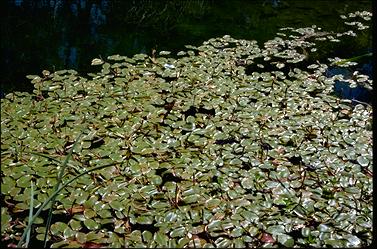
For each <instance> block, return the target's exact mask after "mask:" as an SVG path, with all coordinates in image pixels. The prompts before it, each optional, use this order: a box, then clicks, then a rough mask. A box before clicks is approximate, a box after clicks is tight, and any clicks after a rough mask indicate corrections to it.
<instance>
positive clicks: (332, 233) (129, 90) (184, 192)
mask: <svg viewBox="0 0 377 249" xmlns="http://www.w3.org/2000/svg"><path fill="white" fill-rule="evenodd" d="M370 17H371V14H370V13H368V12H357V13H351V14H350V15H348V16H342V18H344V19H347V21H348V19H352V18H359V19H361V20H364V21H368V19H370ZM359 19H358V20H359ZM346 24H347V25H350V26H352V25H353V26H356V27H358V29H361V26H362V27H365V26H363V24H361V23H360V24H359V23H355V24H352V25H351V24H350V23H349V22H348V23H346ZM285 31H287V32H288V33H296V34H298V35H291V36H288V35H285V34H284V35H281V34H283V33H284V32H285ZM281 32H283V33H279V34H280V36H281V37H287V38H281V37H277V38H275V39H273V40H270V41H267V42H266V43H265V44H264V46H263V47H259V46H258V45H257V42H256V41H248V40H237V39H234V38H232V37H230V36H224V37H222V38H213V39H210V40H208V41H206V42H204V43H203V45H201V46H199V47H194V46H187V49H188V50H187V51H181V52H179V53H178V54H177V55H176V56H175V57H169V56H170V53H169V52H168V51H161V52H160V53H159V55H158V56H155V55H153V56H148V55H145V54H137V55H135V56H134V57H132V58H129V57H125V56H120V55H113V56H109V57H108V58H107V59H94V60H93V61H92V65H93V66H95V67H98V68H100V70H99V72H98V73H91V74H89V77H83V76H80V75H79V74H78V73H77V72H75V71H73V70H62V71H57V72H48V71H43V73H42V76H37V75H31V76H28V77H29V78H30V79H31V82H32V83H33V84H34V86H35V90H34V92H33V93H32V94H27V93H20V92H15V93H11V94H8V95H7V96H6V98H5V99H2V100H1V151H2V152H1V163H2V188H1V191H2V195H3V204H2V208H1V218H2V219H1V232H2V240H3V241H4V242H5V243H8V244H12V243H17V239H19V236H20V234H21V233H22V229H23V228H24V227H25V225H26V224H27V214H28V210H29V203H30V183H31V182H34V183H35V189H36V190H35V191H34V200H33V205H34V208H35V209H37V208H38V207H40V205H41V203H43V202H44V201H45V200H46V199H47V197H48V196H49V195H50V194H51V193H52V192H53V186H54V185H55V184H56V182H57V174H58V171H59V168H60V165H61V163H62V162H63V161H64V160H65V158H66V156H67V154H68V151H69V150H70V148H72V146H73V144H74V142H75V139H76V138H77V136H78V135H79V134H80V133H83V134H84V136H83V138H82V139H81V140H80V141H78V144H77V145H78V146H77V147H75V149H74V151H73V158H72V160H70V161H69V164H68V166H69V167H68V168H67V170H66V172H65V174H64V176H63V183H64V182H67V181H69V180H70V179H72V178H73V177H75V176H76V175H78V174H80V173H81V172H83V171H84V170H86V169H89V168H92V167H94V166H98V165H105V164H109V163H114V162H115V165H113V166H111V167H108V168H104V169H101V170H97V171H94V172H92V173H90V174H86V175H84V176H82V177H80V178H78V179H77V180H75V181H74V182H72V183H71V184H70V185H68V186H67V187H66V188H65V189H64V191H62V192H61V193H60V194H59V195H58V197H57V204H56V205H55V207H54V216H55V217H58V218H55V219H58V220H54V221H53V224H52V226H51V229H50V233H49V241H50V244H51V246H53V247H58V246H66V247H73V246H79V247H86V246H88V247H89V246H90V247H145V246H147V247H213V246H215V247H233V246H234V247H246V246H250V247H259V246H282V245H283V246H288V247H291V246H297V247H301V246H313V247H324V246H338V247H361V246H368V245H370V244H371V241H372V175H373V173H372V172H373V170H372V128H371V125H372V108H371V107H370V106H369V105H365V104H357V105H352V104H351V101H350V100H345V99H339V98H337V97H335V96H333V95H332V89H333V85H334V81H335V80H337V79H340V78H342V76H341V75H335V76H332V77H326V75H325V72H326V69H327V68H328V65H326V64H321V63H317V64H311V65H308V66H307V67H304V68H302V67H301V68H300V65H301V64H300V63H301V62H302V61H303V60H305V58H306V57H307V54H305V53H310V51H315V49H316V48H315V47H316V43H315V41H316V39H317V40H318V39H322V38H323V39H330V40H334V35H335V36H337V37H338V38H339V39H342V36H343V35H345V36H353V35H354V34H355V32H358V31H357V30H355V31H348V32H345V33H342V34H340V35H337V34H333V33H331V32H323V31H321V30H320V29H319V28H317V27H316V26H314V27H309V28H301V29H296V30H294V29H292V28H285V29H282V30H281ZM330 35H332V37H329V36H330ZM308 39H311V40H310V41H308ZM305 48H308V49H305ZM310 49H311V50H310ZM339 60H340V59H333V60H332V61H339ZM343 66H345V65H344V64H343ZM267 69H268V70H267ZM355 75H356V76H355ZM355 75H354V76H355V77H354V79H353V80H352V81H351V80H350V81H349V82H350V83H352V84H364V85H366V86H367V87H368V88H370V89H372V81H371V80H370V79H369V78H368V77H367V76H365V75H359V74H357V73H355ZM31 152H34V154H32V153H31ZM36 153H39V155H36ZM41 155H42V156H41ZM43 155H47V156H43ZM45 210H46V211H43V212H42V214H41V215H40V217H39V218H38V219H37V220H36V222H35V224H34V227H33V230H32V239H35V240H43V235H44V231H45V227H44V222H45V219H46V215H47V210H48V207H46V208H45Z"/></svg>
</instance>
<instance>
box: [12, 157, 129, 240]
mask: <svg viewBox="0 0 377 249" xmlns="http://www.w3.org/2000/svg"><path fill="white" fill-rule="evenodd" d="M117 164H119V162H115V163H110V164H105V165H100V166H96V167H93V168H91V169H88V170H86V171H84V172H82V173H80V174H79V175H77V176H75V177H74V178H72V179H71V180H69V181H67V182H66V183H64V184H63V185H62V186H61V187H60V188H58V189H57V190H56V191H55V192H53V193H52V194H51V196H50V197H48V198H47V200H45V202H43V204H42V205H41V206H40V207H39V209H38V210H37V212H36V213H35V214H34V216H33V218H32V219H31V222H30V223H29V224H28V226H27V227H26V228H25V230H24V232H23V234H22V236H21V239H20V241H19V242H18V244H17V247H21V245H22V243H23V241H24V240H25V237H26V234H27V233H28V232H29V230H30V229H31V225H32V224H33V223H34V220H35V219H36V218H37V217H38V216H39V214H40V213H41V212H42V210H43V208H45V207H46V206H47V205H48V204H49V203H50V202H51V200H52V199H53V198H55V197H56V196H57V195H58V194H59V193H60V191H62V190H63V189H64V188H65V187H67V186H68V185H69V184H71V183H72V182H73V181H75V180H76V179H77V178H79V177H81V176H83V175H86V174H88V173H90V172H92V171H95V170H99V169H103V168H106V167H110V166H113V165H117ZM121 164H122V163H121Z"/></svg>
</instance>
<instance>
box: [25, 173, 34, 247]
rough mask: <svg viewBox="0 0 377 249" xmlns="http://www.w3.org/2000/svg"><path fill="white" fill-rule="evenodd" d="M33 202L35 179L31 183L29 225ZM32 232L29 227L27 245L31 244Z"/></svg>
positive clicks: (29, 223) (31, 217)
mask: <svg viewBox="0 0 377 249" xmlns="http://www.w3.org/2000/svg"><path fill="white" fill-rule="evenodd" d="M33 202H34V186H33V181H31V184H30V206H29V221H28V225H31V224H32V219H33V206H34V203H33ZM30 233H31V229H29V231H28V232H27V235H26V247H28V246H29V242H30Z"/></svg>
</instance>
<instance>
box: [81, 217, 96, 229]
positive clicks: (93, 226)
mask: <svg viewBox="0 0 377 249" xmlns="http://www.w3.org/2000/svg"><path fill="white" fill-rule="evenodd" d="M84 225H85V226H86V227H87V228H88V229H89V230H95V229H98V228H99V224H98V223H97V222H95V221H94V220H91V219H86V220H84Z"/></svg>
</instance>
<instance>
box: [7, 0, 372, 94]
mask: <svg viewBox="0 0 377 249" xmlns="http://www.w3.org/2000/svg"><path fill="white" fill-rule="evenodd" d="M2 2H3V3H2V4H3V5H4V7H2V12H3V14H2V21H1V58H2V60H1V66H0V68H1V71H0V72H1V75H2V77H1V81H0V83H1V84H0V85H1V86H0V87H1V91H2V92H5V93H7V92H11V91H29V92H30V91H31V90H32V85H31V84H30V83H29V80H27V79H26V78H25V75H27V74H40V73H41V71H42V70H43V69H48V70H50V71H54V70H60V69H75V70H77V71H79V72H80V73H82V74H84V75H85V74H86V73H88V72H91V71H93V67H92V66H90V62H91V60H92V59H93V58H95V57H100V56H101V57H102V58H106V57H107V56H108V55H112V54H122V55H128V56H132V55H134V54H136V53H147V54H151V50H152V49H153V48H155V49H156V50H157V51H161V50H170V51H179V50H184V49H185V48H184V45H186V44H192V45H200V44H201V43H202V42H203V41H205V40H208V39H209V38H212V37H218V36H223V35H225V34H229V35H231V36H233V37H235V38H242V39H252V40H257V41H258V43H259V44H260V45H261V44H262V43H263V42H264V41H266V40H268V39H272V38H273V37H274V36H275V34H276V32H278V29H279V28H281V27H287V26H289V27H307V26H312V25H313V24H315V25H317V26H318V27H322V28H323V30H327V31H330V30H332V31H338V30H342V29H344V25H343V24H342V21H341V19H340V18H339V15H341V14H346V13H349V12H354V11H356V10H368V11H370V10H371V9H372V1H367V0H358V1H354V0H347V1H336V0H322V1H320V0H316V1H302V0H280V1H277V0H276V1H275V0H260V1H257V0H254V1H252V0H249V1H229V0H227V1H225V0H224V1H221V0H216V1H215V0H192V1H159V0H133V1H131V0H129V1H123V0H119V1H115V0H114V1H110V0H96V1H94V0H93V1H90V0H71V1H68V0H67V1H65V0H64V1H63V0H8V1H2ZM371 44H372V41H371V31H370V30H368V31H366V32H364V34H363V35H361V36H360V37H358V38H357V39H356V41H355V40H353V41H352V42H347V41H346V42H342V44H341V45H337V44H336V45H334V44H332V45H328V46H324V47H323V48H322V50H323V54H326V56H331V55H336V56H338V57H341V58H342V57H344V58H347V57H351V56H354V55H358V54H361V53H365V52H366V51H368V50H370V49H371V46H372V45H371Z"/></svg>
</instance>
